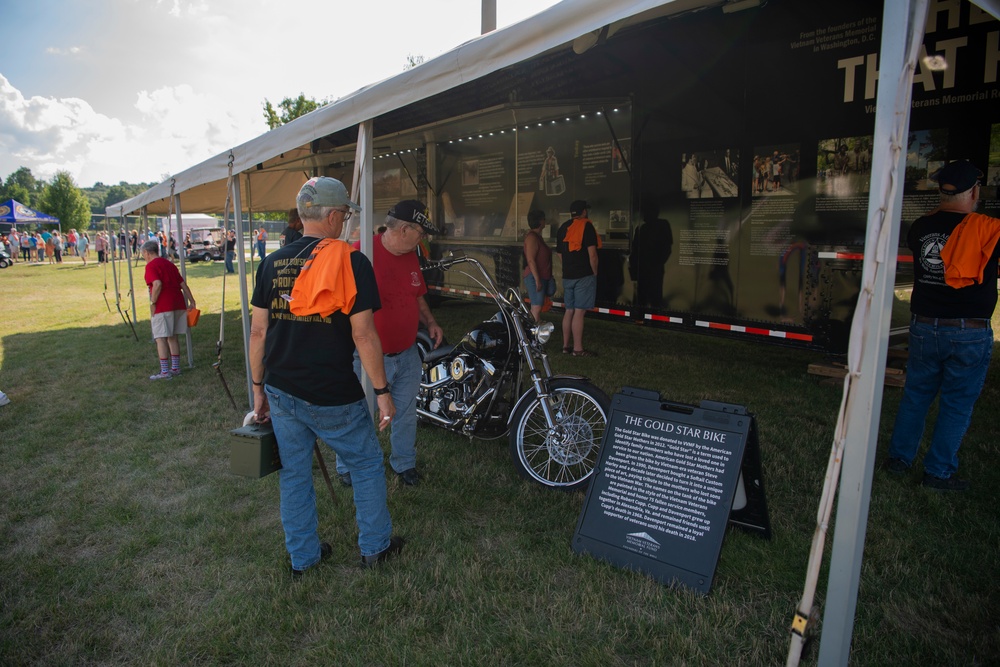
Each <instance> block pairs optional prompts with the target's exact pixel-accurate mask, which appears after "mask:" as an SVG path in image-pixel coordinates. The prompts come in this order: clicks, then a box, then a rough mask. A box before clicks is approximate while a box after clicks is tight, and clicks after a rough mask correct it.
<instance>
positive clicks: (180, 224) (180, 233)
mask: <svg viewBox="0 0 1000 667" xmlns="http://www.w3.org/2000/svg"><path fill="white" fill-rule="evenodd" d="M174 213H175V214H176V215H177V256H178V257H180V258H181V278H182V279H183V280H184V282H187V264H186V263H185V261H184V260H185V255H186V254H187V253H186V252H184V221H183V219H182V218H181V196H180V195H174ZM169 256H170V236H169V235H168V236H167V257H169ZM184 339H185V341H186V342H187V355H188V368H194V341H192V340H191V330H190V329H188V330H187V332H185V334H184Z"/></svg>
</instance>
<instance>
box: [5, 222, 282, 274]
mask: <svg viewBox="0 0 1000 667" xmlns="http://www.w3.org/2000/svg"><path fill="white" fill-rule="evenodd" d="M296 225H298V228H299V229H301V223H298V222H297V221H290V227H289V229H291V230H293V232H294V230H295V229H296ZM287 232H288V229H286V233H287ZM251 238H252V240H253V242H252V244H251V257H253V256H254V254H256V255H257V257H258V258H260V259H263V257H264V256H265V254H266V245H267V231H266V230H265V229H264V228H263V227H261V228H259V229H254V230H252V232H251ZM281 240H282V245H284V243H285V242H287V239H285V234H283V235H282V237H281ZM146 241H156V242H157V244H158V246H159V248H160V253H159V256H160V257H164V258H166V259H170V260H177V259H179V258H180V255H179V253H178V245H177V241H176V239H175V238H173V236H171V237H169V238H168V237H167V235H166V234H165V233H164V232H162V231H158V232H153V231H152V230H150V231H147V232H142V231H140V230H135V229H133V230H126V229H125V228H124V227H123V228H121V229H119V230H118V231H117V232H109V231H103V230H101V231H96V232H89V231H77V230H76V229H70V230H69V231H68V232H66V233H65V234H62V233H61V232H60V231H59V230H42V231H28V230H19V229H17V228H16V227H15V228H14V229H12V230H10V232H8V233H6V234H4V233H0V249H2V250H3V251H4V252H6V253H7V254H8V255H10V258H11V261H13V262H23V263H29V264H46V263H47V264H62V262H63V257H78V258H80V260H82V262H83V265H84V266H86V265H87V263H88V260H90V259H91V250H93V252H94V254H96V256H97V263H98V264H103V263H105V262H110V261H114V260H120V259H126V258H128V257H135V256H136V255H137V253H138V251H139V246H140V245H141V244H142V243H145V242H146ZM205 242H206V243H208V244H211V243H215V242H216V240H215V239H214V238H212V235H211V233H210V234H209V235H208V237H207V238H206V239H205ZM219 243H220V245H224V249H225V259H226V272H227V273H235V268H234V266H233V264H232V262H233V261H234V260H235V259H236V232H235V231H233V230H229V231H228V232H227V233H226V235H225V237H224V238H222V239H219ZM184 248H185V250H187V251H188V252H189V253H190V251H191V249H192V246H191V235H190V234H186V235H185V239H184Z"/></svg>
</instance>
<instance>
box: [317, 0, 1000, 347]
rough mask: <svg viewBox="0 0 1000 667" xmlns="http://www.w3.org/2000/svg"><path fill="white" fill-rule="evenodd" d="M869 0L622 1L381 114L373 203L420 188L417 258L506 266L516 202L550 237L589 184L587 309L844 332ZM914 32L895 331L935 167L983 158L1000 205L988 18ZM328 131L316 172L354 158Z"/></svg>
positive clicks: (856, 261) (815, 338) (436, 282)
mask: <svg viewBox="0 0 1000 667" xmlns="http://www.w3.org/2000/svg"><path fill="white" fill-rule="evenodd" d="M881 12H882V9H881V5H880V3H870V2H862V1H861V0H854V1H848V2H816V3H808V6H803V5H802V3H796V2H792V1H790V0H772V1H771V2H768V3H767V4H766V5H765V6H763V7H760V8H755V9H753V10H750V11H741V12H734V13H730V14H725V15H724V16H723V17H721V19H720V17H719V16H717V15H715V14H712V15H711V16H709V12H701V13H693V14H689V15H681V16H676V17H672V18H669V19H665V18H660V19H654V20H650V21H647V22H633V23H632V24H631V25H629V26H627V27H624V28H622V29H621V30H618V31H612V34H611V36H609V37H608V38H607V39H605V40H600V39H599V40H597V43H596V44H594V45H592V46H591V47H590V48H582V49H577V50H572V49H568V48H567V49H557V50H553V51H550V52H547V53H544V54H541V55H539V56H536V57H535V58H533V59H531V60H529V61H527V62H524V63H521V64H518V65H515V66H512V67H509V68H506V69H504V70H501V71H500V72H497V73H495V74H492V75H489V76H486V77H484V78H483V79H481V80H478V81H475V82H470V83H468V84H463V85H462V86H459V87H457V88H454V89H452V90H449V91H447V92H444V93H441V94H439V95H437V96H434V97H433V98H431V99H429V100H427V101H424V102H420V103H415V104H414V105H412V106H411V107H407V108H405V109H402V110H399V111H397V112H393V113H392V114H388V115H387V116H386V117H384V118H381V119H379V120H377V121H376V133H377V134H378V132H379V130H380V129H381V130H382V133H381V135H380V136H377V138H376V147H375V161H374V165H375V174H374V176H375V202H376V210H377V214H379V215H381V214H382V213H383V210H385V211H387V210H388V208H389V207H390V206H391V204H392V203H394V202H395V201H398V200H399V199H402V198H408V197H414V198H418V199H421V200H423V201H426V202H427V203H428V204H429V206H430V207H431V211H432V216H433V218H434V219H435V220H436V221H437V222H438V223H439V224H440V225H441V226H442V228H443V229H444V231H445V233H444V234H443V235H441V236H437V237H434V238H432V239H430V240H429V246H428V247H427V248H426V252H427V255H428V256H429V258H430V259H436V258H439V257H441V256H443V255H445V254H447V253H452V252H453V253H456V254H469V255H472V256H474V257H476V258H477V259H479V260H480V261H482V262H484V264H485V265H486V266H488V267H492V269H493V271H494V272H495V273H494V276H495V278H496V280H497V282H498V283H499V284H500V285H501V286H515V285H521V274H522V269H523V257H522V252H521V244H522V239H523V236H524V233H525V232H526V231H527V222H526V221H527V214H528V212H529V211H530V210H533V209H537V210H541V211H543V212H544V213H545V215H546V225H545V226H544V227H543V228H542V230H541V233H542V236H543V238H545V239H546V240H547V241H548V242H549V243H550V244H551V245H553V246H554V245H555V232H556V229H557V228H558V226H559V225H560V224H561V223H562V222H564V221H565V220H567V219H568V218H569V212H568V208H569V203H570V202H571V201H573V200H576V199H583V200H586V201H588V202H589V203H590V205H591V208H590V218H591V220H592V221H593V223H594V225H595V228H596V230H597V232H598V234H599V235H600V236H601V239H602V242H603V247H602V248H601V250H600V251H599V265H600V268H599V272H598V287H597V307H596V309H595V310H596V311H597V313H598V314H599V315H600V316H604V317H609V318H617V319H620V320H622V321H623V323H625V322H634V321H640V322H644V323H647V324H650V325H653V326H663V327H668V328H674V329H682V330H688V331H697V332H708V333H715V334H722V335H731V336H739V337H748V338H752V339H757V340H764V341H767V342H779V343H784V344H790V345H799V346H806V347H812V348H819V349H825V350H828V351H831V352H843V351H844V350H845V349H846V345H847V333H848V331H849V328H850V321H851V318H852V317H853V313H854V307H855V303H856V301H857V297H858V293H859V289H860V281H861V269H862V260H863V256H864V255H863V253H864V238H865V227H866V220H865V217H866V215H867V207H868V195H869V183H870V179H871V167H872V153H873V150H872V141H873V132H874V126H873V124H874V99H875V98H874V96H875V91H876V86H877V83H878V54H877V46H878V43H879V39H880V34H881V29H882V26H881V25H880V23H881V20H882V19H881V15H882V14H881ZM924 43H925V46H924V49H925V52H926V55H927V57H926V58H924V59H922V60H921V62H920V63H919V66H918V71H917V72H916V76H915V82H914V90H913V109H912V117H911V123H910V127H911V131H910V134H909V136H908V137H907V151H906V154H907V161H906V180H905V183H904V193H903V207H902V217H901V220H899V222H898V224H900V225H901V226H902V229H901V233H900V238H901V239H902V241H901V243H900V245H901V247H900V248H899V249H898V268H897V280H896V283H897V294H898V296H899V298H897V300H896V302H895V304H894V307H893V318H892V326H893V328H894V329H895V330H898V331H903V330H905V327H906V325H907V323H908V310H909V304H908V301H907V297H908V294H907V290H908V287H909V283H910V281H911V280H912V270H911V266H912V258H911V256H910V253H909V250H907V249H906V248H905V247H902V246H904V245H905V238H906V230H907V228H908V226H909V224H910V223H911V222H912V221H913V220H914V219H916V218H917V217H918V216H919V215H921V214H923V213H925V212H927V211H929V210H930V209H932V208H934V206H935V205H936V203H937V193H936V189H935V184H934V182H933V180H932V177H933V175H934V173H935V172H936V170H937V169H938V168H940V166H941V165H943V164H944V163H945V162H946V161H947V160H950V159H956V158H969V159H971V160H973V162H975V163H977V164H979V165H981V166H982V168H983V169H984V171H985V172H986V177H985V186H986V187H985V188H984V190H983V201H982V203H981V206H980V210H981V211H982V212H985V213H993V214H997V213H998V212H1000V203H998V198H997V189H998V187H997V186H998V184H1000V150H998V149H996V148H991V147H995V146H1000V129H998V128H1000V112H998V111H997V109H1000V87H998V85H997V74H998V70H1000V23H998V22H997V21H996V20H994V19H993V18H991V17H990V16H989V15H988V14H986V13H984V12H983V11H982V10H980V9H978V8H977V7H975V6H973V5H971V4H969V3H968V2H964V1H956V2H948V3H939V4H937V5H935V6H934V8H932V15H931V16H930V19H929V21H928V24H927V31H926V35H925V39H924ZM577 51H580V52H577ZM335 139H337V138H335ZM339 139H340V140H342V143H341V144H340V148H339V150H341V151H342V156H341V157H342V158H343V159H344V161H342V162H336V164H331V165H330V166H329V167H328V168H327V169H326V172H327V173H329V175H334V176H337V177H345V176H346V177H347V178H350V173H351V168H350V167H351V165H350V161H351V160H352V159H353V144H351V143H350V141H351V140H352V137H351V135H350V133H349V132H347V133H345V134H344V135H343V136H342V137H339ZM333 143H336V142H333ZM331 160H332V158H331ZM334 162H335V160H334ZM554 262H555V265H554V271H555V275H556V277H557V282H558V283H559V289H558V290H557V292H556V294H555V296H554V298H553V300H554V302H555V304H556V307H559V306H560V305H561V296H562V288H561V280H559V278H560V275H561V266H560V261H559V256H558V254H556V255H555V256H554ZM428 278H429V287H430V289H431V290H432V291H436V292H438V293H440V294H442V295H446V296H463V297H472V298H475V297H477V286H476V285H475V284H474V283H472V282H470V281H468V280H467V279H466V278H465V277H463V276H461V275H460V274H452V275H448V276H446V277H445V276H429V277H428Z"/></svg>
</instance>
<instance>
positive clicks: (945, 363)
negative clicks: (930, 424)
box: [889, 321, 993, 478]
mask: <svg viewBox="0 0 1000 667" xmlns="http://www.w3.org/2000/svg"><path fill="white" fill-rule="evenodd" d="M992 354H993V330H992V329H990V328H989V327H986V328H983V329H963V328H960V327H944V326H938V325H934V324H923V323H921V322H916V321H914V322H913V323H912V324H910V358H909V361H908V362H907V364H906V385H905V386H904V387H903V399H902V401H900V404H899V412H897V413H896V423H895V425H894V426H893V429H892V440H891V442H890V444H889V456H890V458H896V459H901V460H903V461H905V462H906V463H907V464H912V463H913V460H914V459H915V458H916V456H917V450H918V449H919V448H920V440H921V438H922V437H923V434H924V422H925V421H926V420H927V410H928V409H929V408H930V405H931V403H932V402H933V401H934V398H935V397H936V396H937V395H938V394H939V393H940V394H941V401H940V405H939V406H938V417H937V423H936V424H935V425H934V435H933V436H932V437H931V446H930V448H929V449H928V450H927V454H926V455H925V456H924V472H926V473H928V474H930V475H934V476H935V477H943V478H948V477H951V476H952V474H954V472H955V471H956V470H957V469H958V448H959V446H960V445H961V444H962V438H963V437H965V431H966V429H968V428H969V422H970V421H971V420H972V408H973V406H975V404H976V399H978V398H979V393H980V392H981V391H982V389H983V383H984V382H985V381H986V371H987V369H989V367H990V357H991V356H992Z"/></svg>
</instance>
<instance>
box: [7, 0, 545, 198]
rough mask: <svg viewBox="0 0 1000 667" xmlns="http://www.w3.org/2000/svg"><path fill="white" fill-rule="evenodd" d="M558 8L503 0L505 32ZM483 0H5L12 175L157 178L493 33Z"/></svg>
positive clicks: (531, 0)
mask: <svg viewBox="0 0 1000 667" xmlns="http://www.w3.org/2000/svg"><path fill="white" fill-rule="evenodd" d="M556 1H557V0H496V4H497V25H498V27H503V26H505V25H509V24H511V23H515V22H517V21H520V20H522V19H524V18H527V17H529V16H531V15H533V14H536V13H538V12H540V11H542V10H544V9H546V8H548V7H550V6H551V5H553V4H555V3H556ZM480 23H481V5H480V2H479V0H423V1H422V2H413V1H412V0H410V1H403V0H30V1H28V0H0V25H3V26H4V28H5V30H4V36H3V38H2V39H0V178H4V179H6V178H7V177H8V176H9V175H10V174H11V173H13V172H14V171H16V170H17V169H18V168H19V167H21V166H24V167H28V168H30V169H31V172H32V174H34V175H35V177H36V178H42V179H45V180H49V179H51V178H52V176H53V175H55V173H56V172H57V171H68V172H69V173H70V175H72V177H73V178H74V180H75V181H76V183H77V185H78V186H81V187H90V186H92V185H93V184H94V183H96V182H102V183H104V184H106V185H111V184H117V183H118V182H120V181H125V182H128V183H139V182H149V183H157V182H160V181H161V180H163V179H164V178H165V177H167V176H169V175H170V174H172V173H176V172H179V171H182V170H184V169H186V168H187V167H190V166H192V165H194V164H197V163H198V162H201V161H202V160H205V159H207V158H209V157H211V156H213V155H216V154H218V153H221V152H223V151H224V150H227V149H229V148H230V147H232V146H235V145H239V144H241V143H243V142H245V141H248V140H249V139H252V138H254V137H256V136H258V135H260V134H263V133H264V132H265V131H267V125H266V124H265V123H264V116H263V108H262V104H263V101H264V99H268V100H270V101H271V102H272V103H273V104H277V102H280V101H281V100H282V99H283V98H285V97H295V96H297V95H298V94H299V93H304V94H305V95H306V96H307V97H312V98H315V99H317V100H322V99H328V98H329V99H336V98H338V97H341V96H343V95H346V94H348V93H350V92H353V91H355V90H357V89H358V88H361V87H362V86H365V85H367V84H370V83H374V82H376V81H379V80H381V79H384V78H386V77H388V76H392V75H393V74H396V73H398V72H400V71H402V69H403V67H404V66H405V65H406V62H407V56H409V55H413V56H424V57H425V58H426V59H428V60H429V59H431V58H433V57H434V56H437V55H440V54H441V53H444V52H446V51H448V50H450V49H452V48H453V47H455V46H458V45H459V44H461V43H463V42H465V41H467V40H469V39H472V38H473V37H476V36H477V35H478V34H479V32H480Z"/></svg>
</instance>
